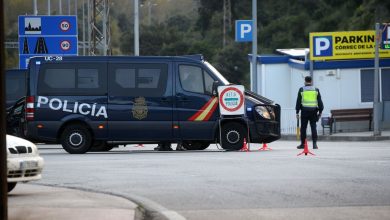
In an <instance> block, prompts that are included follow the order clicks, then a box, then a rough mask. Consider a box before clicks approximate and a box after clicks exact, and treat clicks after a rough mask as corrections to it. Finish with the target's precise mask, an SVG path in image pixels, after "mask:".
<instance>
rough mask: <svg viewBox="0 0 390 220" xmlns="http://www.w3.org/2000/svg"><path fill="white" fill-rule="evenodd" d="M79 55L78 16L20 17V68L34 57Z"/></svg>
mask: <svg viewBox="0 0 390 220" xmlns="http://www.w3.org/2000/svg"><path fill="white" fill-rule="evenodd" d="M66 55H67V56H71V55H78V40H77V18H76V16H73V15H72V16H19V68H20V69H25V68H27V65H28V61H29V60H30V58H31V57H33V56H66Z"/></svg>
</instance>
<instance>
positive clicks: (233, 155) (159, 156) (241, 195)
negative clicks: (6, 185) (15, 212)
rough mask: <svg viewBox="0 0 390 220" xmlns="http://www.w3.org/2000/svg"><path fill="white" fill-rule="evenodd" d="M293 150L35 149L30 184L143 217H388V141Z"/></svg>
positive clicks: (278, 145) (284, 145)
mask: <svg viewBox="0 0 390 220" xmlns="http://www.w3.org/2000/svg"><path fill="white" fill-rule="evenodd" d="M309 144H310V143H309ZM296 145H297V142H292V141H277V142H274V143H271V144H269V145H268V147H271V148H272V150H271V151H265V152H264V151H257V149H259V148H260V146H259V145H256V146H253V145H252V146H251V149H252V150H256V151H253V152H225V151H220V150H218V149H217V148H216V146H215V145H213V146H211V147H210V148H209V149H207V150H205V151H185V152H178V151H171V152H155V151H153V147H154V146H153V145H147V146H146V147H144V148H140V147H135V146H136V145H128V146H127V147H120V148H115V149H113V150H112V151H110V152H106V153H88V154H84V155H70V154H67V153H66V152H65V151H64V150H62V148H60V146H59V145H39V149H40V153H41V155H42V156H43V157H44V159H45V163H46V164H45V168H44V172H43V179H42V180H40V181H38V182H37V183H38V184H46V185H53V186H64V187H70V188H78V189H87V190H92V191H98V192H105V193H110V194H115V195H121V196H123V197H126V198H129V199H131V200H133V201H135V202H137V203H139V204H141V205H142V206H143V207H145V209H146V210H148V216H147V217H148V218H150V219H153V218H154V219H161V218H163V217H166V218H170V219H300V220H302V219H390V141H378V142H320V143H319V148H320V149H319V150H312V152H313V153H315V154H316V156H304V155H303V156H297V154H298V153H300V152H301V150H297V149H296V148H295V147H296Z"/></svg>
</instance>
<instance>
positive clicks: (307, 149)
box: [297, 139, 315, 156]
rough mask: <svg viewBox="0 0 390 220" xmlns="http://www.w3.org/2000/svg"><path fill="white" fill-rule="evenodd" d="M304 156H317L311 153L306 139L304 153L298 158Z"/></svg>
mask: <svg viewBox="0 0 390 220" xmlns="http://www.w3.org/2000/svg"><path fill="white" fill-rule="evenodd" d="M302 154H305V156H307V154H311V155H313V156H315V154H313V153H312V152H310V151H309V147H308V146H307V140H306V139H305V146H304V148H303V151H302V152H301V153H299V154H298V155H297V156H300V155H302Z"/></svg>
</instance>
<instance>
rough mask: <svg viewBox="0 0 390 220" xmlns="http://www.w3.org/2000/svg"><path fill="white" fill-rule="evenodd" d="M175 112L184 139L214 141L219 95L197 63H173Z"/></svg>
mask: <svg viewBox="0 0 390 220" xmlns="http://www.w3.org/2000/svg"><path fill="white" fill-rule="evenodd" d="M175 71H176V74H175V77H176V105H177V109H176V111H177V112H176V113H177V115H178V120H179V128H180V137H181V138H182V139H183V140H213V139H214V128H215V125H216V124H215V123H216V119H217V117H218V111H217V108H218V98H217V97H213V96H212V85H213V82H214V80H215V79H214V78H213V77H212V76H211V74H209V72H208V71H207V70H206V69H205V68H203V66H202V65H200V64H188V63H179V62H178V63H176V65H175Z"/></svg>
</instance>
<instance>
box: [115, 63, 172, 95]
mask: <svg viewBox="0 0 390 220" xmlns="http://www.w3.org/2000/svg"><path fill="white" fill-rule="evenodd" d="M110 72H114V74H111V75H109V94H110V95H112V96H129V95H131V96H146V97H158V96H163V95H164V93H165V91H166V88H167V78H168V65H167V64H139V63H138V64H134V63H128V64H114V63H113V64H110Z"/></svg>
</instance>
